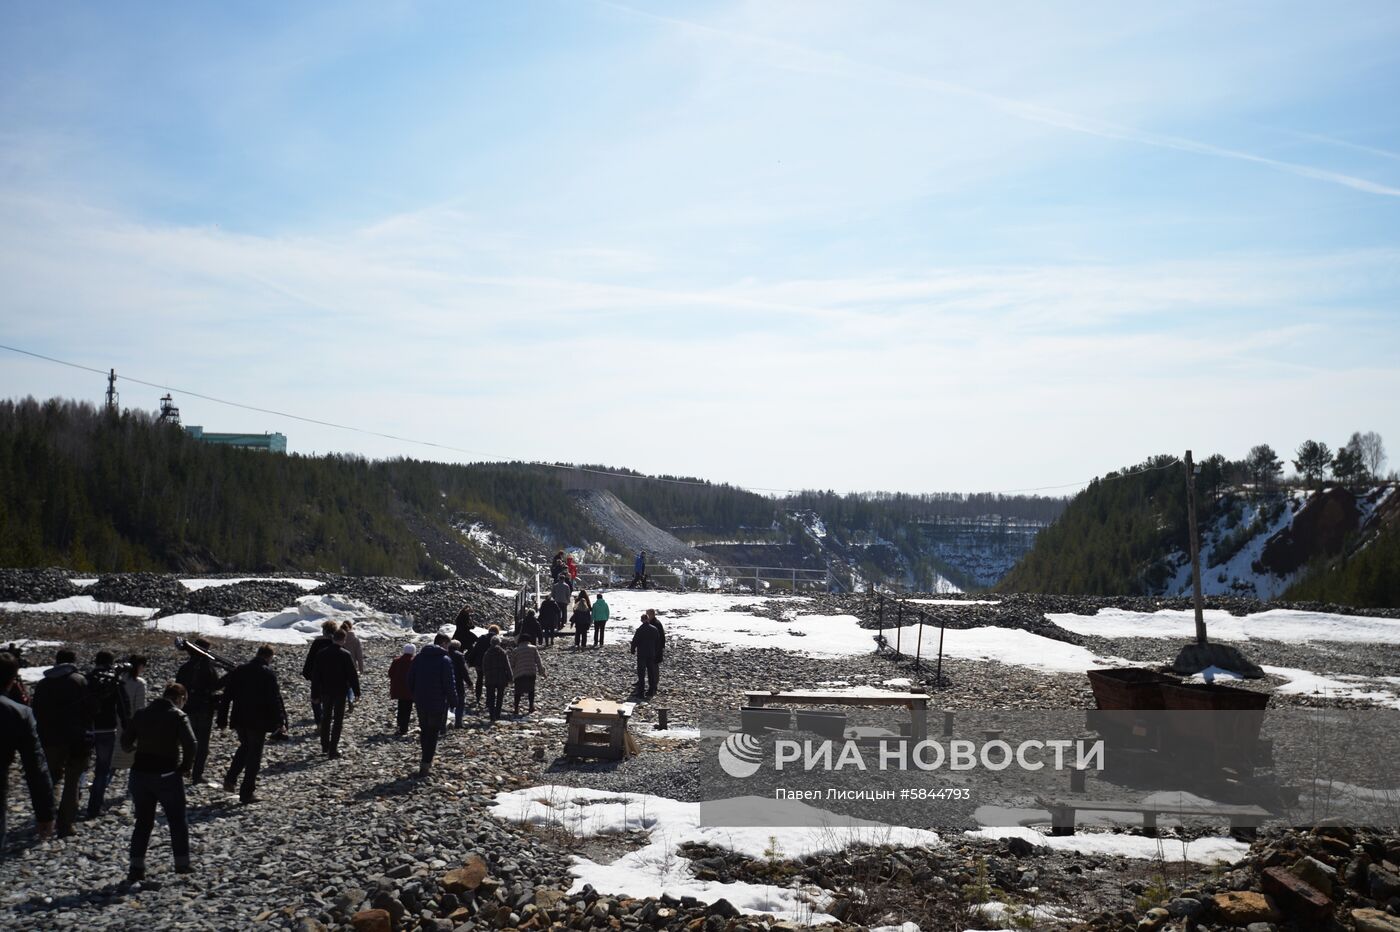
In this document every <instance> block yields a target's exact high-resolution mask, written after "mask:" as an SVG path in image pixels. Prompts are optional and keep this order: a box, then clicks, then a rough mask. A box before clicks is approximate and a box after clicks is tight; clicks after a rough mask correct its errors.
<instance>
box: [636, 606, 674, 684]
mask: <svg viewBox="0 0 1400 932" xmlns="http://www.w3.org/2000/svg"><path fill="white" fill-rule="evenodd" d="M665 637H666V636H665V634H664V633H662V630H661V626H660V624H659V623H658V624H653V623H652V619H651V617H650V616H648V615H643V616H642V623H641V624H640V625H638V626H637V630H636V631H635V632H633V634H632V647H631V651H632V653H633V654H635V655H636V656H637V684H636V685H635V686H633V687H632V692H633V694H634V695H636V696H638V697H647V698H650V697H652V696H654V695H656V684H657V679H658V678H659V676H660V669H659V668H660V664H661V654H662V651H663V650H664V647H665V643H666V641H665Z"/></svg>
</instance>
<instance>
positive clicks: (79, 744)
mask: <svg viewBox="0 0 1400 932" xmlns="http://www.w3.org/2000/svg"><path fill="white" fill-rule="evenodd" d="M194 646H195V649H193V650H191V651H190V654H191V656H190V658H189V660H187V661H186V662H185V663H184V664H183V665H182V666H181V667H180V669H179V671H178V672H177V673H176V675H175V680H174V681H173V682H171V683H169V684H167V685H166V686H165V688H164V689H163V690H162V691H161V694H160V695H159V696H158V697H156V698H154V699H151V700H149V701H148V698H147V694H146V691H147V684H146V681H145V678H144V677H143V673H144V672H145V668H146V658H145V657H142V656H139V655H137V656H132V657H130V658H128V659H127V660H126V661H125V662H124V663H122V664H120V665H118V664H116V663H115V658H114V657H113V655H112V654H111V653H110V652H109V651H99V652H98V653H97V655H96V656H95V658H94V661H93V666H92V667H91V668H90V669H89V670H88V671H87V672H86V673H83V672H81V671H80V670H79V669H78V665H77V659H78V658H77V655H76V654H75V653H74V652H73V651H72V650H68V649H61V650H59V651H58V652H57V653H56V655H55V657H54V660H55V664H54V666H53V667H51V668H49V669H48V670H45V671H44V674H43V676H42V678H41V679H40V680H39V681H38V682H37V683H36V684H35V685H34V688H33V692H32V694H27V693H26V692H25V690H24V686H23V683H22V682H21V681H20V678H19V670H20V661H19V659H18V658H17V657H15V656H14V655H13V654H11V653H8V652H0V694H3V697H0V858H3V857H4V854H5V835H6V820H5V814H6V797H7V796H8V792H7V790H8V785H7V778H8V772H9V767H10V764H11V763H12V762H13V760H14V758H15V757H16V756H18V757H19V759H20V763H21V766H22V768H23V770H24V775H25V782H26V783H27V784H28V787H29V793H30V798H31V799H32V800H33V804H34V815H35V821H36V822H37V825H38V833H39V835H40V837H47V836H49V835H52V834H54V833H55V830H56V832H57V835H58V837H60V838H64V837H68V836H71V835H75V834H77V825H76V823H77V820H78V804H79V795H80V789H81V786H80V784H81V780H82V777H83V775H84V774H85V773H86V772H87V771H88V769H89V768H90V767H91V768H92V770H93V773H92V779H91V783H90V785H89V790H88V802H87V806H86V810H85V814H86V816H87V817H88V818H95V817H96V816H98V815H99V814H101V812H102V809H103V807H104V804H105V802H106V796H107V791H108V789H109V788H110V786H111V783H112V776H113V773H114V771H115V770H119V769H126V770H129V771H130V775H129V776H128V778H127V789H126V793H127V796H128V797H129V798H130V800H131V804H132V815H133V818H134V821H135V825H134V827H133V829H132V836H131V846H130V858H131V862H130V870H129V872H128V880H129V881H133V882H134V881H138V880H142V879H144V877H145V875H146V850H147V848H148V847H149V844H150V839H151V832H152V830H153V829H154V827H155V818H156V810H157V808H159V809H161V810H162V811H164V813H165V816H166V820H167V821H168V822H169V823H170V835H171V844H170V847H171V853H172V854H173V856H174V860H175V871H176V873H189V872H190V871H191V869H192V868H191V865H190V844H189V828H188V825H187V823H186V818H185V812H186V798H185V780H186V779H187V778H188V779H190V781H191V782H194V783H201V782H203V781H204V767H205V765H206V762H207V761H208V756H209V737H210V731H211V728H212V726H213V723H214V721H215V720H216V719H217V720H218V722H219V724H220V727H226V726H227V725H228V723H229V722H230V721H232V723H233V727H234V728H235V729H236V730H237V732H238V736H239V746H238V750H237V751H236V752H235V754H234V758H233V762H232V764H231V766H230V769H229V775H228V777H227V778H226V779H225V782H224V787H225V789H228V790H229V791H230V792H232V790H233V788H234V786H235V780H236V778H237V777H238V776H239V775H240V774H241V775H242V776H243V780H244V782H243V792H242V794H241V796H242V798H243V801H244V802H253V801H255V798H254V796H253V790H254V787H255V785H256V781H257V773H258V768H259V765H260V761H261V755H262V742H263V741H264V740H265V739H266V736H267V735H268V734H269V733H272V732H276V731H278V730H285V728H286V714H285V710H284V708H283V705H282V694H281V690H280V688H279V687H278V685H277V675H276V673H274V672H273V671H272V669H271V667H270V663H271V660H272V657H273V654H274V652H273V649H272V647H270V646H268V645H264V646H262V647H260V648H259V649H258V652H257V656H255V657H254V659H253V660H251V661H249V662H248V663H246V664H244V665H243V666H241V667H237V668H236V669H234V670H233V671H232V672H230V673H228V674H227V675H225V676H221V675H220V674H219V672H218V670H217V668H216V667H215V663H214V657H213V655H212V654H210V653H209V652H208V648H209V644H208V642H207V641H204V640H199V641H196V642H195V645H194ZM230 711H231V713H232V714H231V717H230ZM55 787H57V788H58V791H59V802H58V805H57V807H55V806H54V791H55Z"/></svg>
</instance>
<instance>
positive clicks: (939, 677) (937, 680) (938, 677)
mask: <svg viewBox="0 0 1400 932" xmlns="http://www.w3.org/2000/svg"><path fill="white" fill-rule="evenodd" d="M947 624H948V621H947V619H946V618H943V617H941V616H940V617H939V619H938V672H937V673H936V674H934V680H933V682H934V685H935V686H937V687H938V688H940V689H942V688H943V631H944V628H945V627H946V625H947Z"/></svg>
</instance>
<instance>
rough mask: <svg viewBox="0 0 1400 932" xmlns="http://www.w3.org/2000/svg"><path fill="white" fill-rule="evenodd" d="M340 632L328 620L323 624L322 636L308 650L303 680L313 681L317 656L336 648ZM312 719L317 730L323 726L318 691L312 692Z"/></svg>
mask: <svg viewBox="0 0 1400 932" xmlns="http://www.w3.org/2000/svg"><path fill="white" fill-rule="evenodd" d="M339 630H340V625H338V624H336V623H335V622H333V621H331V620H330V619H329V618H327V619H326V620H325V621H323V622H321V635H320V637H318V638H316V639H315V640H313V641H312V642H311V644H310V645H309V646H308V647H307V648H306V660H305V661H303V662H302V665H301V675H302V678H303V679H307V680H309V679H311V674H312V672H313V671H314V670H315V669H316V655H317V654H319V653H321V651H323V650H325V649H326V648H328V647H334V646H335V633H336V632H337V631H339ZM311 717H312V718H313V719H315V720H316V726H317V728H319V727H320V725H321V701H320V699H319V698H317V696H316V690H314V689H313V690H311Z"/></svg>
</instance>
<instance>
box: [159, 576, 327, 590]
mask: <svg viewBox="0 0 1400 932" xmlns="http://www.w3.org/2000/svg"><path fill="white" fill-rule="evenodd" d="M245 582H287V583H291V584H292V585H294V586H300V587H301V588H303V589H308V590H309V589H319V588H321V586H323V585H325V583H324V582H323V581H322V580H320V579H294V578H289V577H285V576H239V577H236V578H234V579H201V578H197V577H196V578H192V579H182V580H180V585H182V586H184V587H185V588H186V589H188V590H190V591H191V592H197V591H199V590H200V589H212V588H214V587H216V586H232V585H233V584H234V583H245Z"/></svg>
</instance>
